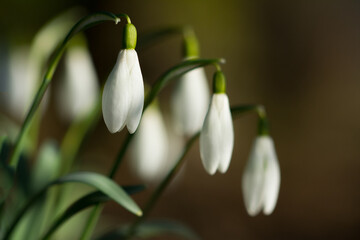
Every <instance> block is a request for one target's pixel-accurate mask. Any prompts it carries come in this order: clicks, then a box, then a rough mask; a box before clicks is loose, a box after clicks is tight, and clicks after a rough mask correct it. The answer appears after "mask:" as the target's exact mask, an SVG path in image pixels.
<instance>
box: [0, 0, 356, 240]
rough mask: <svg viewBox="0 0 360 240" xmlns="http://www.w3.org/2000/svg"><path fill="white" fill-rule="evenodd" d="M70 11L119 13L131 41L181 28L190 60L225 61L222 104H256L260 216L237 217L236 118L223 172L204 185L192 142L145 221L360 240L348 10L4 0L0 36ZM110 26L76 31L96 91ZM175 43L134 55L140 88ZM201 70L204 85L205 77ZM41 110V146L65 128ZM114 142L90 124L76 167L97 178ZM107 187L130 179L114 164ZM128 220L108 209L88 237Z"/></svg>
mask: <svg viewBox="0 0 360 240" xmlns="http://www.w3.org/2000/svg"><path fill="white" fill-rule="evenodd" d="M79 5H80V6H82V7H84V9H86V10H87V12H89V13H91V12H95V11H100V10H107V11H111V12H114V13H121V12H125V13H127V14H128V15H130V17H131V19H132V22H133V23H134V24H135V26H136V27H137V29H138V33H139V34H141V32H144V31H148V30H151V29H154V28H157V27H164V26H169V25H179V24H191V25H192V26H193V27H194V29H195V31H196V34H197V36H198V38H199V41H200V44H201V56H202V57H208V58H209V57H223V58H225V59H226V61H227V62H226V64H225V65H224V66H223V70H224V72H225V74H226V76H227V79H228V95H229V98H230V102H231V104H233V105H234V104H243V103H261V104H264V105H265V106H266V109H267V112H268V115H269V118H270V121H271V133H272V136H273V138H274V140H275V145H276V149H277V153H278V158H279V162H280V167H281V177H282V179H281V188H280V195H279V199H278V204H277V207H276V209H275V211H274V213H273V214H272V215H271V216H263V215H259V216H257V217H249V216H248V215H247V213H246V211H245V208H244V204H243V200H242V193H241V175H242V171H243V168H244V165H245V162H246V160H247V157H248V154H249V150H250V147H251V144H252V141H253V139H254V137H255V134H256V118H255V116H246V117H243V118H240V119H239V120H236V121H235V122H234V124H235V150H234V154H233V158H232V162H231V165H230V169H229V170H228V172H227V173H226V174H224V175H221V174H216V175H215V176H209V175H208V174H207V173H206V172H205V171H204V169H203V167H202V165H201V161H200V156H199V151H198V143H196V144H195V147H193V148H192V150H191V151H190V154H189V155H188V157H187V164H186V166H185V168H186V169H185V171H184V172H183V174H182V176H181V178H179V181H177V182H176V183H175V186H173V187H172V188H170V189H168V191H167V192H166V194H165V195H164V196H163V198H162V199H161V200H160V201H159V202H158V204H157V205H156V208H155V209H154V211H153V212H152V214H151V218H169V219H177V220H179V221H181V222H184V223H186V224H187V225H188V226H190V227H191V228H193V229H194V230H195V231H196V232H197V233H198V234H199V235H200V236H201V237H202V238H203V239H359V238H360V229H359V227H360V206H359V204H360V191H359V183H360V175H359V170H360V148H359V146H360V127H359V120H360V81H359V78H360V28H359V23H360V2H359V1H340V0H339V1H310V0H309V1H238V0H232V1H230V0H224V1H219V0H208V1H200V0H198V1H194V0H193V1H191V0H181V1H180V0H176V1H165V0H163V1H161V0H153V1H146V0H142V1H140V0H138V1H99V2H96V1H45V0H43V1H40V0H36V1H25V0H23V1H20V0H14V1H5V2H2V3H1V7H0V27H1V34H2V35H3V36H5V37H6V38H7V39H9V41H10V43H11V44H14V45H16V44H24V43H30V42H31V39H32V37H33V36H34V34H35V33H36V31H37V30H38V29H39V28H40V27H41V26H42V25H43V24H44V23H45V22H46V21H47V20H49V19H50V18H52V17H54V16H55V15H56V14H58V13H60V12H62V11H63V10H65V9H67V8H69V7H72V6H79ZM121 26H122V25H121ZM121 26H120V27H119V26H116V27H114V25H112V24H104V25H101V26H99V27H96V28H94V29H91V30H89V31H87V32H86V34H87V37H88V41H89V47H90V51H91V54H92V56H93V59H94V62H95V65H96V68H97V72H98V75H99V76H100V79H101V81H102V82H103V81H105V79H106V77H107V75H108V73H109V72H110V70H111V69H112V67H113V65H114V63H115V60H116V56H117V54H118V51H119V50H120V48H121V34H122V31H121ZM180 44H181V41H180V37H172V38H170V39H168V40H165V41H164V42H162V43H159V44H157V45H155V46H153V47H152V48H149V49H147V50H146V51H144V52H140V53H139V58H140V63H141V66H142V70H143V75H144V78H145V79H146V81H147V82H149V83H152V82H154V81H155V80H156V78H157V77H158V76H159V75H160V74H161V73H162V72H163V71H164V70H166V69H167V68H168V67H170V66H172V65H174V64H176V63H177V62H179V61H180V60H181V47H180ZM207 71H208V78H209V79H211V73H212V72H213V69H212V68H211V67H209V68H208V69H207ZM170 93H171V92H170V91H165V92H164V94H161V100H162V101H164V102H166V101H167V99H168V97H169V94H170ZM51 106H52V105H50V108H48V110H47V112H46V114H45V117H44V119H43V126H42V129H41V139H45V138H49V137H50V138H55V139H58V140H60V139H61V138H62V137H63V135H64V131H65V129H66V125H65V124H63V123H62V122H61V121H60V120H59V119H58V116H57V115H56V113H55V110H54V109H53V108H52V107H51ZM162 107H163V109H164V110H165V111H166V110H167V109H168V106H167V105H166V104H163V105H162ZM122 139H123V133H121V134H115V135H111V134H110V133H108V131H107V129H106V127H105V125H104V122H103V120H102V119H101V120H100V122H99V124H98V126H97V128H96V129H95V131H94V132H93V134H92V137H91V138H90V140H89V141H88V142H86V144H85V147H84V150H83V153H82V154H81V156H80V160H81V164H82V165H83V166H86V167H83V168H85V169H93V170H96V171H98V172H103V173H106V172H107V171H108V167H109V166H110V164H111V162H112V159H114V157H115V156H116V153H117V150H118V148H119V147H120V145H121V142H122ZM129 160H130V159H128V160H127V161H129ZM117 180H118V182H119V183H121V184H134V183H139V182H140V180H138V179H136V178H135V177H134V176H131V175H130V173H129V172H128V171H127V164H126V163H125V165H124V166H122V167H121V168H120V170H119V174H118V175H117ZM152 190H153V189H152V188H151V187H150V188H149V189H148V191H147V192H146V193H142V194H139V195H137V196H136V197H135V199H136V201H137V202H139V204H140V205H141V206H143V204H144V203H145V201H146V199H147V197H148V196H149V193H150V192H151V191H152ZM132 218H133V217H132V216H131V215H130V214H128V213H126V212H125V211H123V210H122V209H120V208H119V207H118V206H116V205H115V204H108V205H107V207H106V209H105V211H104V218H103V221H102V223H103V224H102V225H105V227H101V226H100V230H99V231H101V229H104V228H105V229H107V228H110V227H113V226H118V225H120V224H122V223H127V222H129V221H130V220H131V219H132ZM105 223H106V224H105ZM100 225H101V224H100ZM165 239H169V237H166V238H165Z"/></svg>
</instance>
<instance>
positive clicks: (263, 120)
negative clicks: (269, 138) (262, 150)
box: [231, 105, 269, 136]
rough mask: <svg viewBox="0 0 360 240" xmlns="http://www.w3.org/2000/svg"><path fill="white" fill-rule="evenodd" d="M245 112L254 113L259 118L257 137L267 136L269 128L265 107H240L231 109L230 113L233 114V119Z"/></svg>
mask: <svg viewBox="0 0 360 240" xmlns="http://www.w3.org/2000/svg"><path fill="white" fill-rule="evenodd" d="M247 112H256V114H257V115H258V117H259V120H258V135H259V136H266V135H269V126H268V125H269V123H268V120H267V116H266V111H265V107H264V106H263V105H241V106H235V107H232V108H231V113H232V114H233V118H235V117H236V116H238V115H241V114H243V113H247Z"/></svg>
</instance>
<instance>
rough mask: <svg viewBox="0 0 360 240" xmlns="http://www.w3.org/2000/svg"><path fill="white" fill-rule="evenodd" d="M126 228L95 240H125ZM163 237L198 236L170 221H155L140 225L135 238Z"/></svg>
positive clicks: (188, 237)
mask: <svg viewBox="0 0 360 240" xmlns="http://www.w3.org/2000/svg"><path fill="white" fill-rule="evenodd" d="M128 229H129V228H128V227H127V226H125V227H120V228H118V229H115V230H113V231H111V232H108V233H106V234H105V235H102V236H100V237H99V238H97V240H119V239H126V238H127V231H128ZM163 235H176V236H179V237H181V238H184V239H190V240H198V239H200V238H199V236H198V235H197V234H196V233H195V232H194V231H193V230H192V229H190V228H189V227H188V226H186V225H184V224H182V223H179V222H175V221H170V220H156V221H147V222H144V223H142V224H141V225H139V226H138V228H137V229H136V233H135V234H134V236H135V237H139V238H142V239H147V238H153V237H158V236H163Z"/></svg>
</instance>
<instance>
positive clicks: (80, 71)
mask: <svg viewBox="0 0 360 240" xmlns="http://www.w3.org/2000/svg"><path fill="white" fill-rule="evenodd" d="M58 90H59V91H58V92H57V93H58V94H57V106H58V108H59V110H60V116H61V117H62V118H63V119H64V120H66V121H73V120H74V119H76V118H83V117H86V116H87V115H88V114H89V113H90V112H91V110H92V109H93V108H94V106H95V105H96V101H97V99H98V94H99V84H98V79H97V76H96V72H95V67H94V64H93V62H92V60H91V56H90V54H89V52H88V50H87V49H86V46H82V45H76V46H72V47H70V48H69V50H68V51H67V53H66V55H65V76H64V79H62V81H61V83H60V85H59V89H58Z"/></svg>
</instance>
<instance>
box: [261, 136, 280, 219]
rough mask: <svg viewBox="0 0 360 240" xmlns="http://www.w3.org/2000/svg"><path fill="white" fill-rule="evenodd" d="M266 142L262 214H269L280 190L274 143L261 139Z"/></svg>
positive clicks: (273, 207)
mask: <svg viewBox="0 0 360 240" xmlns="http://www.w3.org/2000/svg"><path fill="white" fill-rule="evenodd" d="M263 138H265V139H264V141H266V143H265V144H266V149H267V152H266V157H267V158H266V159H267V163H266V169H265V187H264V210H263V211H264V214H266V215H269V214H271V213H272V212H273V211H274V209H275V206H276V202H277V198H278V195H279V188H280V167H279V163H278V160H277V156H276V152H275V148H274V143H273V140H272V139H271V138H270V137H263Z"/></svg>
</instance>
